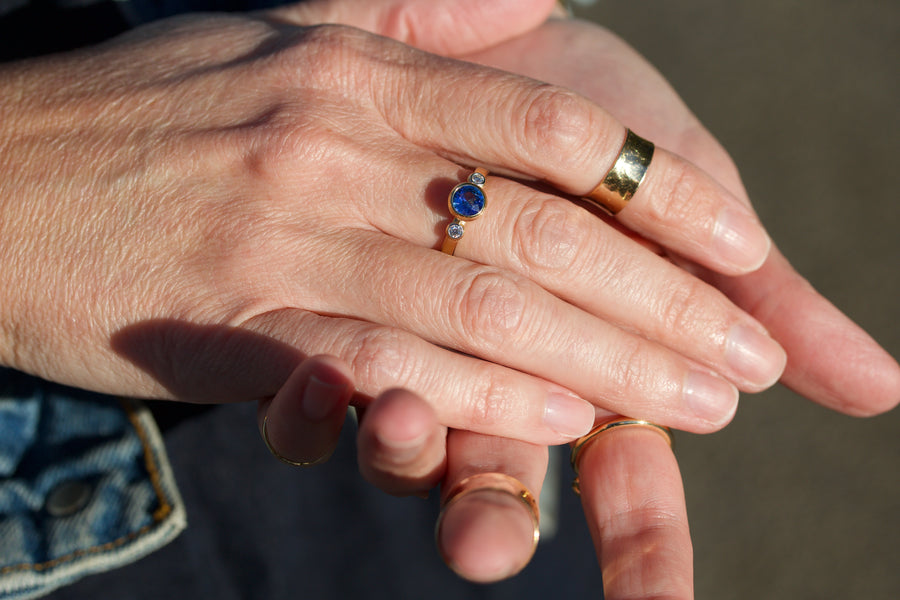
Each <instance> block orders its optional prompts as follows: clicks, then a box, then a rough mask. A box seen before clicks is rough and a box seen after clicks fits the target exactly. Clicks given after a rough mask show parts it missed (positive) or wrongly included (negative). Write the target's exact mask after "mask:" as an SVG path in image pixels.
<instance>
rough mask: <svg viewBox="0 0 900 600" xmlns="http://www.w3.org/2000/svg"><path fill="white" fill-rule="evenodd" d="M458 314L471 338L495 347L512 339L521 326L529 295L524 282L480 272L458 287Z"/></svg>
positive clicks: (493, 272)
mask: <svg viewBox="0 0 900 600" xmlns="http://www.w3.org/2000/svg"><path fill="white" fill-rule="evenodd" d="M459 289H460V290H461V292H460V295H459V298H458V299H457V301H456V304H457V306H458V310H457V315H458V317H457V318H458V319H459V323H460V326H461V328H462V331H464V332H475V333H477V336H470V339H482V340H485V341H486V342H488V343H493V344H498V343H500V342H503V341H507V340H509V339H510V338H512V339H515V338H516V337H517V333H518V332H519V329H520V327H521V325H522V313H523V311H524V310H525V306H526V304H527V297H528V292H527V291H526V289H527V288H526V283H525V281H524V280H522V279H519V278H515V277H512V276H508V275H504V274H502V273H499V272H496V271H483V270H482V271H479V272H477V273H475V275H473V276H472V277H471V278H470V279H469V280H468V281H467V282H465V283H463V284H462V285H460V286H459Z"/></svg>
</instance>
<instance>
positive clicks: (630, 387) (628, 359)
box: [607, 338, 655, 399]
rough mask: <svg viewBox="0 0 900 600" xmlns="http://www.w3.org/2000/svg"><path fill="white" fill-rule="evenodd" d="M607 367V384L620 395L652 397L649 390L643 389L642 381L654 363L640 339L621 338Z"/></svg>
mask: <svg viewBox="0 0 900 600" xmlns="http://www.w3.org/2000/svg"><path fill="white" fill-rule="evenodd" d="M607 369H608V371H607V374H608V385H609V387H610V389H613V390H616V391H617V393H618V394H619V395H620V397H623V398H624V397H633V398H635V399H637V398H646V399H652V398H653V395H652V394H649V392H650V390H646V389H643V388H644V387H645V385H643V382H644V381H645V380H646V379H647V376H648V374H649V373H653V372H655V371H654V365H653V361H652V359H651V357H650V356H649V354H648V352H647V348H646V346H645V344H644V342H642V341H641V340H640V339H638V338H633V339H627V340H622V341H621V342H620V347H619V349H618V350H617V352H616V353H615V358H613V359H612V360H610V361H609V362H608V363H607Z"/></svg>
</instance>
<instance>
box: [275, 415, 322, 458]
mask: <svg viewBox="0 0 900 600" xmlns="http://www.w3.org/2000/svg"><path fill="white" fill-rule="evenodd" d="M268 424H269V415H266V416H265V417H263V424H262V436H263V441H264V442H265V443H266V448H268V449H269V452H271V453H272V456H274V457H275V458H277V459H278V460H280V461H281V462H283V463H284V464H286V465H291V466H292V467H311V466H313V465H317V464H319V463H323V462H325V461H326V460H328V455H327V454H326V455H325V456H320V457H319V458H317V459H316V460H313V461H310V462H304V461H299V460H291V459H290V458H287V457H285V456H282V455H281V454H279V453H278V452H277V451H276V450H275V448H273V447H272V442H271V441H270V440H269V431H268V429H267V425H268Z"/></svg>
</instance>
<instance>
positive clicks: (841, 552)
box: [576, 0, 900, 600]
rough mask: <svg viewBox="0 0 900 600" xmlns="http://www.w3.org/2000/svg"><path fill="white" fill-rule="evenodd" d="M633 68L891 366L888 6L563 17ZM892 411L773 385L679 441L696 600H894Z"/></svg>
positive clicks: (735, 5) (622, 11) (897, 416)
mask: <svg viewBox="0 0 900 600" xmlns="http://www.w3.org/2000/svg"><path fill="white" fill-rule="evenodd" d="M576 14H578V15H579V16H582V17H586V18H591V19H592V20H595V21H597V22H598V23H600V24H603V25H605V26H606V27H608V28H610V29H612V30H613V31H615V32H617V33H618V34H619V35H621V36H622V37H624V38H625V39H626V40H627V41H629V42H630V43H631V44H632V45H633V46H635V47H636V48H637V49H638V50H639V51H641V52H642V53H643V54H644V55H645V56H646V57H647V58H648V59H649V60H650V61H651V62H652V63H653V64H655V65H656V66H657V67H658V68H659V69H660V70H661V71H662V73H663V74H664V75H665V76H666V77H667V78H668V79H669V80H670V81H671V82H672V84H673V85H674V86H675V88H676V89H677V90H678V91H679V92H680V93H681V95H682V96H683V97H684V99H685V100H686V101H687V104H688V105H689V106H690V107H691V108H692V109H693V110H694V111H695V113H696V114H697V115H698V116H699V117H700V119H701V121H703V122H704V123H705V125H706V126H707V127H708V128H709V129H710V130H711V131H712V132H713V134H714V135H716V136H717V137H718V138H719V140H720V141H721V142H722V143H723V144H724V146H725V147H726V148H727V149H728V150H729V151H730V153H731V155H732V156H733V157H734V159H735V161H736V163H737V165H738V167H739V168H740V170H741V173H742V175H743V178H744V182H745V184H746V187H747V189H748V191H749V192H750V196H751V197H752V198H753V201H754V203H755V205H756V208H757V210H758V211H759V213H760V215H761V217H762V219H763V221H764V222H765V224H766V225H767V227H768V228H769V230H770V232H771V234H772V237H773V239H774V240H775V242H776V243H777V244H778V245H779V246H780V247H781V249H782V251H783V252H784V253H785V254H786V255H787V256H788V258H789V259H790V260H791V261H792V262H793V263H794V265H795V266H796V267H797V268H798V270H799V271H800V272H801V273H803V274H804V275H805V276H806V277H807V278H808V279H809V280H810V281H811V282H812V283H813V285H815V286H816V287H817V288H818V289H819V290H820V291H821V292H822V293H824V294H825V296H826V297H828V298H829V299H831V300H832V301H833V302H834V303H835V304H836V305H837V306H839V307H840V308H841V309H842V310H844V311H845V312H846V313H847V314H849V315H850V316H851V317H852V318H853V319H854V320H856V321H857V322H858V323H860V324H862V325H863V326H864V327H865V328H866V330H867V331H869V332H870V333H871V334H872V335H873V336H874V337H875V338H876V339H877V340H878V341H879V342H880V343H881V344H882V345H884V346H885V347H886V348H887V349H888V351H889V352H891V354H892V355H893V356H894V357H897V356H900V325H898V319H900V302H898V292H900V206H898V196H900V165H898V160H900V122H898V117H897V110H898V108H900V69H898V65H900V60H898V58H900V2H896V1H888V0H883V1H879V0H863V1H856V2H842V1H837V0H815V1H813V0H806V1H801V0H756V1H754V2H749V1H737V2H722V1H716V0H689V1H686V2H662V1H660V0H657V1H649V2H625V1H623V0H601V2H599V3H598V4H597V5H596V6H594V7H592V8H581V9H578V8H576ZM898 432H900V411H897V410H895V411H893V412H891V413H889V414H887V415H883V416H880V417H877V418H874V419H854V418H850V417H845V416H841V415H837V414H835V413H832V412H830V411H828V410H826V409H824V408H821V407H819V406H817V405H813V404H812V403H809V402H807V401H805V400H803V399H802V398H800V397H799V396H797V395H796V394H793V393H792V392H790V391H789V390H787V389H785V388H784V387H781V386H778V387H776V388H774V389H772V390H770V391H768V392H765V393H763V394H759V395H756V396H745V397H744V398H742V404H741V407H740V409H739V411H738V415H737V417H736V419H735V421H734V423H733V424H732V425H731V426H729V427H728V428H727V429H726V430H725V431H723V432H721V433H718V434H715V435H712V436H705V437H701V436H690V435H684V434H682V435H680V436H679V437H678V442H677V443H678V448H677V453H678V457H679V460H680V464H681V467H682V471H683V474H684V479H685V485H686V494H687V500H688V510H689V514H690V517H691V526H692V532H693V539H694V552H695V568H696V589H697V598H703V599H709V598H714V599H717V600H728V599H731V598H734V599H748V598H754V599H755V598H765V599H767V600H779V599H792V600H797V599H830V598H852V599H867V600H881V599H883V600H895V599H897V598H900V435H898Z"/></svg>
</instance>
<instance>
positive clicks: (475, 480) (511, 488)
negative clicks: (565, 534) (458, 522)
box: [434, 473, 541, 568]
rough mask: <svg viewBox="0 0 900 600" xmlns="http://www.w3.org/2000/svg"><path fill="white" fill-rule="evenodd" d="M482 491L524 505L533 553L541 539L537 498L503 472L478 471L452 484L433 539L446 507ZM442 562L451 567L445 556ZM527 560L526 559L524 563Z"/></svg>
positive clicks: (438, 534)
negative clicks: (531, 530)
mask: <svg viewBox="0 0 900 600" xmlns="http://www.w3.org/2000/svg"><path fill="white" fill-rule="evenodd" d="M483 492H499V493H501V494H506V495H509V496H512V497H513V498H515V499H517V500H519V501H520V502H522V504H524V505H525V508H526V509H527V510H528V514H529V515H530V516H531V524H532V527H533V529H534V536H533V538H532V546H531V553H532V554H534V551H535V550H536V549H537V545H538V542H539V541H540V539H541V529H540V523H541V513H540V509H539V507H538V503H537V500H536V499H535V497H534V494H532V493H531V490H529V489H528V488H527V487H525V485H524V484H523V483H522V482H521V481H519V480H518V479H516V478H515V477H512V476H511V475H506V474H504V473H478V474H476V475H471V476H469V477H466V478H465V479H463V480H462V481H460V482H459V483H457V484H456V485H455V486H453V488H452V489H451V490H450V493H449V494H447V500H446V502H444V505H443V506H442V507H441V513H440V515H438V520H437V523H436V524H435V527H434V535H435V539H438V540H439V539H440V533H441V525H442V524H443V521H444V515H445V514H446V512H447V509H448V508H450V507H451V506H452V505H453V504H455V503H457V502H459V501H460V500H461V499H463V498H465V497H466V496H470V495H472V494H478V493H483ZM438 548H440V543H438ZM529 560H530V557H529ZM444 562H446V563H447V564H448V565H449V566H450V567H451V568H453V565H452V564H451V563H450V561H448V560H447V558H446V557H444ZM527 562H528V561H526V564H527Z"/></svg>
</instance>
